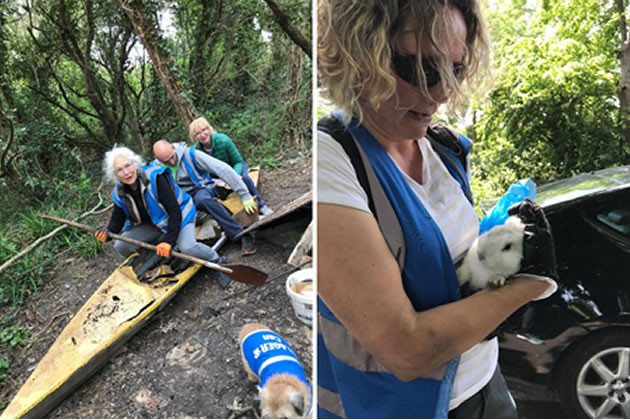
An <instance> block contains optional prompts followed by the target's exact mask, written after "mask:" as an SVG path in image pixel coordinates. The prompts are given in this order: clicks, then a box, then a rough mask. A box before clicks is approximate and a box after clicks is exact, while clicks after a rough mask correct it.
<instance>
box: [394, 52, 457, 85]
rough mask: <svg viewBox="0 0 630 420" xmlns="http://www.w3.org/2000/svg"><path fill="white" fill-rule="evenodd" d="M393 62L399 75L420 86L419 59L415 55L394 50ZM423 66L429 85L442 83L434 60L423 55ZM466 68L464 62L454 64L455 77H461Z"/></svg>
mask: <svg viewBox="0 0 630 420" xmlns="http://www.w3.org/2000/svg"><path fill="white" fill-rule="evenodd" d="M392 62H393V64H394V70H395V71H396V74H397V75H398V77H400V78H401V79H403V80H404V81H405V82H407V83H409V84H412V85H416V86H418V85H419V84H420V83H419V82H420V78H419V77H418V72H417V66H418V64H417V63H418V59H417V57H416V56H415V55H401V54H398V53H397V52H395V51H394V57H393V59H392ZM422 68H423V69H424V77H425V78H426V80H427V87H433V86H435V85H437V84H438V83H440V80H442V77H441V76H440V72H439V70H438V69H437V66H436V64H435V62H434V61H433V60H431V59H428V58H424V57H422ZM465 68H466V65H465V64H463V63H456V64H453V74H454V75H455V77H456V78H460V77H461V75H462V73H463V72H464V69H465Z"/></svg>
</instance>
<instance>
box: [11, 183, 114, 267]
mask: <svg viewBox="0 0 630 420" xmlns="http://www.w3.org/2000/svg"><path fill="white" fill-rule="evenodd" d="M101 204H103V198H102V197H101V195H100V194H99V195H98V204H97V205H96V206H94V207H93V208H92V209H91V210H88V211H87V212H85V213H83V214H82V215H81V216H79V220H81V219H83V218H84V217H86V216H89V215H91V214H95V213H96V212H97V211H99V212H102V210H98V208H99V207H100V206H101ZM112 206H113V204H110V205H109V206H108V207H106V209H109V208H111V207H112ZM67 227H68V225H61V226H59V227H58V228H56V229H54V230H53V231H51V232H50V233H48V234H46V235H44V236H42V237H40V238H38V239H36V240H35V241H34V242H33V243H32V244H30V245H29V246H27V247H26V248H24V249H23V250H22V251H20V252H19V253H17V254H16V255H14V256H13V257H11V258H9V259H8V260H7V261H6V262H5V263H4V264H2V265H1V266H0V274H2V272H3V271H4V270H6V269H7V268H8V267H9V266H11V265H12V264H13V263H14V262H15V261H17V260H18V259H20V258H22V257H23V256H24V255H26V254H28V253H29V252H31V251H32V250H34V249H35V248H37V246H39V245H40V244H41V243H43V242H44V241H46V240H47V239H50V238H52V237H53V236H55V235H56V234H57V233H59V232H61V231H62V230H64V229H65V228H67Z"/></svg>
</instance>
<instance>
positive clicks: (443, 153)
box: [426, 124, 473, 204]
mask: <svg viewBox="0 0 630 420" xmlns="http://www.w3.org/2000/svg"><path fill="white" fill-rule="evenodd" d="M426 137H427V139H428V140H429V141H430V142H431V146H432V147H433V150H435V151H436V153H437V154H438V156H439V157H440V159H442V162H444V165H445V166H446V169H447V170H448V172H449V173H450V174H451V176H452V177H453V178H454V179H455V180H456V181H457V182H459V184H460V185H461V187H462V191H463V193H464V195H465V196H466V198H467V199H468V201H469V202H470V204H472V203H473V198H472V193H471V191H470V185H469V184H468V176H467V175H466V166H467V165H466V158H467V156H468V153H469V152H470V148H471V145H472V143H471V142H470V140H469V139H468V138H466V137H465V136H461V135H459V134H458V133H456V132H454V131H452V130H451V129H450V128H448V127H446V126H444V125H441V124H437V125H434V126H431V127H429V128H428V129H427V135H426Z"/></svg>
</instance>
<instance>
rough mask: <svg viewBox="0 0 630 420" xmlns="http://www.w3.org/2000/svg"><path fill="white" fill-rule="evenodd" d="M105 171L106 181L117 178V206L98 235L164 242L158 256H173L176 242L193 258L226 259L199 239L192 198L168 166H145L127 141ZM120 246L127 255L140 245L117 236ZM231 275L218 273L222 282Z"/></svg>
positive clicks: (112, 155) (113, 154) (105, 162)
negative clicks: (197, 237)
mask: <svg viewBox="0 0 630 420" xmlns="http://www.w3.org/2000/svg"><path fill="white" fill-rule="evenodd" d="M103 172H104V173H105V178H106V180H108V181H110V182H112V183H115V186H114V189H113V191H112V198H113V200H114V210H113V212H112V216H111V218H110V220H109V224H108V225H107V228H104V227H101V228H99V229H97V231H96V232H95V233H94V236H95V237H96V238H97V239H98V240H99V241H101V242H103V243H105V241H107V232H108V231H109V232H112V233H116V234H117V233H119V232H120V231H121V230H123V228H124V232H123V233H122V235H121V236H123V237H127V238H132V239H136V240H139V241H143V242H155V241H159V243H158V245H157V249H156V253H157V255H159V256H161V257H169V256H170V254H171V249H172V248H173V246H175V245H176V244H177V246H178V247H179V250H180V251H181V252H182V253H184V254H188V255H191V256H193V257H198V258H202V259H205V260H208V261H211V262H216V263H220V264H223V263H226V262H227V259H226V258H225V257H219V254H217V252H216V251H215V250H214V249H212V248H211V247H209V246H207V245H205V244H203V243H200V242H197V239H196V238H195V223H194V222H195V216H196V209H195V205H194V203H193V200H192V199H191V197H190V196H189V195H188V194H186V193H185V192H184V191H183V190H182V189H180V188H179V187H178V186H177V184H175V182H173V177H172V174H171V171H170V169H168V168H167V167H165V166H151V165H147V166H144V161H143V160H142V158H141V157H140V156H138V155H137V154H136V153H134V152H133V151H131V150H130V149H128V148H127V147H123V146H114V148H113V149H112V150H110V151H108V152H107V153H106V154H105V159H104V160H103ZM114 248H116V251H118V253H119V254H120V255H122V256H124V257H127V256H129V255H131V253H132V252H134V251H135V250H136V249H137V248H138V247H137V246H136V245H131V244H129V243H127V242H124V241H120V240H117V241H116V242H115V243H114ZM229 282H230V279H229V278H228V277H227V276H219V283H220V284H221V286H222V287H227V285H228V284H229Z"/></svg>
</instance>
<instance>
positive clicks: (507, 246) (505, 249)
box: [502, 244, 512, 252]
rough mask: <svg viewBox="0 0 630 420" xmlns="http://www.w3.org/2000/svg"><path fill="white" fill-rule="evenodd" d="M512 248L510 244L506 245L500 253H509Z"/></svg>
mask: <svg viewBox="0 0 630 420" xmlns="http://www.w3.org/2000/svg"><path fill="white" fill-rule="evenodd" d="M511 248H512V244H507V245H506V246H504V247H503V249H502V251H503V252H506V251H509V250H510V249H511Z"/></svg>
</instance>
